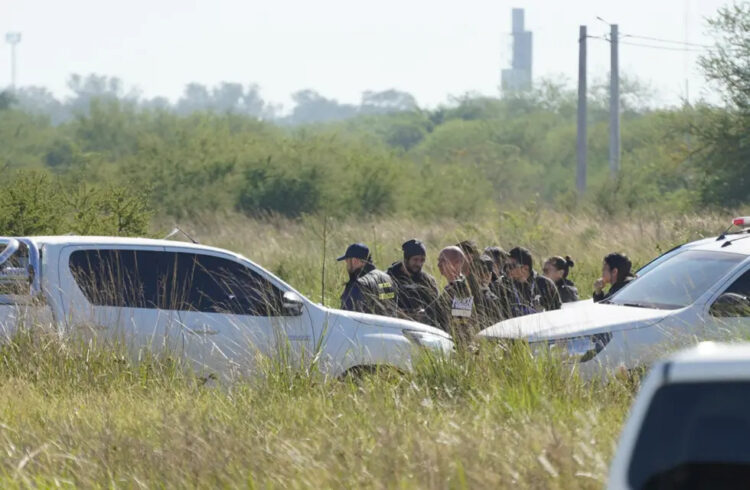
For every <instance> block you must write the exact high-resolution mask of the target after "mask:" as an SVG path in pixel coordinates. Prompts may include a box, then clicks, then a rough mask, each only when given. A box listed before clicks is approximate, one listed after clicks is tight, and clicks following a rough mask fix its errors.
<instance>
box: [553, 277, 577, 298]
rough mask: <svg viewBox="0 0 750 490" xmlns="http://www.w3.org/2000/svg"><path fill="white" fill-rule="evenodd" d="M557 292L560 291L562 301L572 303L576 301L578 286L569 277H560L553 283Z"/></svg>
mask: <svg viewBox="0 0 750 490" xmlns="http://www.w3.org/2000/svg"><path fill="white" fill-rule="evenodd" d="M555 286H557V292H558V293H560V301H562V302H563V303H572V302H573V301H578V288H577V287H576V285H575V284H573V281H571V280H569V279H560V280H559V281H557V282H556V283H555Z"/></svg>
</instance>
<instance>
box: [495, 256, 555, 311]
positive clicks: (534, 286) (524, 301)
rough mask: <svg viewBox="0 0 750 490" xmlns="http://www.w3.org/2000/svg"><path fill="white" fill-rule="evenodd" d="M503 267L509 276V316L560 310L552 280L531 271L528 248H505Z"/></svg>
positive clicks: (531, 264) (531, 259)
mask: <svg viewBox="0 0 750 490" xmlns="http://www.w3.org/2000/svg"><path fill="white" fill-rule="evenodd" d="M505 270H506V272H507V274H508V276H509V278H510V279H511V281H510V283H511V284H510V287H509V289H510V290H509V291H508V301H509V304H508V314H509V316H511V317H518V316H524V315H529V314H531V313H538V312H541V311H550V310H559V309H560V307H561V306H562V302H561V301H560V293H558V292H557V288H556V287H555V283H553V282H552V281H550V280H549V279H547V278H546V277H544V276H542V275H539V274H537V273H536V272H535V271H534V259H533V258H532V257H531V252H529V251H528V250H526V249H525V248H523V247H515V248H513V249H512V250H511V251H510V252H508V260H507V261H506V263H505Z"/></svg>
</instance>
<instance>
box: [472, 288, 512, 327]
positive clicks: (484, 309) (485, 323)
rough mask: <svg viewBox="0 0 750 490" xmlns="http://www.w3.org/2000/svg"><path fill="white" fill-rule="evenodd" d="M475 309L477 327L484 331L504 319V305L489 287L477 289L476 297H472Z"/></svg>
mask: <svg viewBox="0 0 750 490" xmlns="http://www.w3.org/2000/svg"><path fill="white" fill-rule="evenodd" d="M474 301H475V305H476V309H477V326H478V328H479V329H484V328H487V327H489V326H492V325H494V324H496V323H497V322H499V321H501V320H504V319H505V314H504V311H505V305H504V303H503V300H502V299H501V298H500V297H499V296H498V295H496V294H495V293H494V292H493V291H492V289H491V288H490V287H489V286H486V287H481V286H480V288H479V294H478V296H475V297H474Z"/></svg>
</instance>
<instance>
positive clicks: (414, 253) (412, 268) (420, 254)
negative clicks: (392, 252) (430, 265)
mask: <svg viewBox="0 0 750 490" xmlns="http://www.w3.org/2000/svg"><path fill="white" fill-rule="evenodd" d="M401 250H403V251H404V267H405V268H406V270H407V271H408V272H409V273H410V274H418V273H419V272H421V271H422V267H423V266H424V262H425V259H426V257H427V249H426V248H425V246H424V243H422V242H420V241H419V240H417V239H416V238H415V239H412V240H409V241H406V242H404V243H403V244H402V245H401Z"/></svg>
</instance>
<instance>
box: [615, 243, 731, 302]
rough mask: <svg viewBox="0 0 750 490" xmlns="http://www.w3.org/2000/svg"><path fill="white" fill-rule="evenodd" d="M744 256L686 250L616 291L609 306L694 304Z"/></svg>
mask: <svg viewBox="0 0 750 490" xmlns="http://www.w3.org/2000/svg"><path fill="white" fill-rule="evenodd" d="M744 259H745V256H743V255H739V254H732V253H724V252H706V251H695V250H687V251H684V252H681V253H678V254H676V255H674V256H672V257H670V258H668V259H667V260H665V261H663V262H661V263H660V264H658V265H656V266H655V267H654V268H653V269H651V270H650V271H649V272H648V273H647V274H645V275H644V276H643V277H639V278H638V279H636V280H635V281H633V282H631V283H630V284H629V285H628V286H627V287H625V288H623V289H622V290H620V291H618V292H617V293H616V294H615V295H614V296H612V298H610V302H611V303H615V304H621V305H633V306H644V307H650V308H663V309H676V308H683V307H685V306H688V305H690V304H692V303H693V302H695V300H696V299H698V298H699V297H700V296H701V295H702V294H704V293H705V292H706V291H708V289H709V288H710V287H712V286H714V285H715V284H716V282H717V281H718V280H719V279H721V278H722V277H724V276H725V275H727V274H728V273H729V272H730V271H731V270H732V269H734V268H735V267H736V266H737V264H739V263H740V262H741V261H743V260H744Z"/></svg>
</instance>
